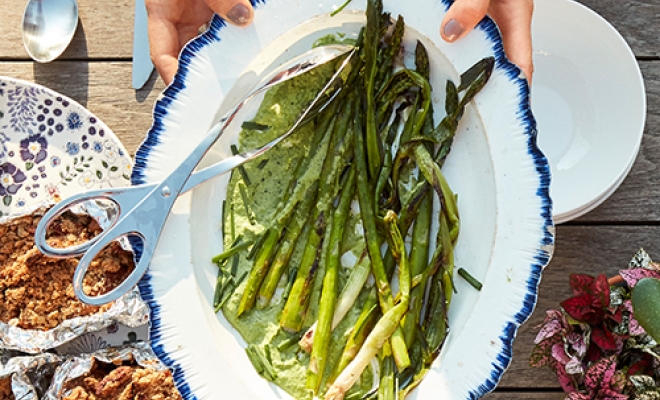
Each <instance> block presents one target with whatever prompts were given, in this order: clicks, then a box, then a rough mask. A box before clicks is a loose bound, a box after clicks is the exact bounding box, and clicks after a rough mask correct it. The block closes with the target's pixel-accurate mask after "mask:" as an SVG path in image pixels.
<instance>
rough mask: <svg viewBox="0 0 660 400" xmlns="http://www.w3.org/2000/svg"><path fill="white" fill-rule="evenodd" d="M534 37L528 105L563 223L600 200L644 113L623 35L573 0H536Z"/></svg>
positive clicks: (622, 172) (628, 154) (625, 160)
mask: <svg viewBox="0 0 660 400" xmlns="http://www.w3.org/2000/svg"><path fill="white" fill-rule="evenodd" d="M532 36H533V43H534V66H535V71H534V78H533V82H532V95H531V99H532V111H533V112H534V115H535V117H536V119H537V124H538V142H539V147H540V148H541V150H543V152H544V153H545V155H546V156H547V157H548V160H549V162H550V166H551V171H552V183H551V186H550V195H551V197H552V199H553V209H554V212H553V214H554V219H555V222H556V223H562V222H566V221H569V220H571V219H573V218H577V217H579V216H581V215H584V214H585V213H587V212H589V211H591V210H592V209H593V208H595V207H596V206H597V205H599V204H600V203H602V202H603V201H605V199H607V197H608V196H609V195H611V194H612V193H613V192H614V191H615V190H616V188H617V187H618V186H619V185H620V184H621V182H622V181H623V180H624V178H625V176H626V175H627V174H628V172H629V171H630V167H631V166H632V164H633V162H634V160H635V157H636V156H637V152H638V150H639V146H640V142H641V138H642V133H643V129H644V122H645V118H646V96H645V91H644V82H643V79H642V74H641V72H640V70H639V66H638V64H637V61H636V60H635V56H634V54H633V53H632V51H631V49H630V47H629V46H628V45H627V43H626V42H625V40H624V39H623V38H622V37H621V35H620V34H619V33H618V32H617V31H616V30H615V29H614V27H612V25H610V24H609V23H608V22H607V21H606V20H605V19H603V18H602V17H601V16H599V15H598V14H596V13H595V12H593V11H591V10H590V9H588V8H587V7H585V6H583V5H581V4H579V3H576V2H574V1H571V0H536V2H535V10H534V18H533V21H532Z"/></svg>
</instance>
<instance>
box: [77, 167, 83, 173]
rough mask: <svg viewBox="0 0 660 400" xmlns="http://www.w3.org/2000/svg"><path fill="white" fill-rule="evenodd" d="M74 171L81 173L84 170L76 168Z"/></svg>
mask: <svg viewBox="0 0 660 400" xmlns="http://www.w3.org/2000/svg"><path fill="white" fill-rule="evenodd" d="M76 171H78V172H83V171H85V170H84V169H82V168H76Z"/></svg>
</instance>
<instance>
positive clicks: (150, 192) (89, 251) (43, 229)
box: [35, 184, 176, 306]
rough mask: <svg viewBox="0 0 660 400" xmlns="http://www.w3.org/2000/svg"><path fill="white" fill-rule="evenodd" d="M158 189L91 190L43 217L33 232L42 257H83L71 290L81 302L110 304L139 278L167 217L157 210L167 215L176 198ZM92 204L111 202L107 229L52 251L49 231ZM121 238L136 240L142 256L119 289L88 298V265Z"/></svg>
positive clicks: (143, 271) (49, 211)
mask: <svg viewBox="0 0 660 400" xmlns="http://www.w3.org/2000/svg"><path fill="white" fill-rule="evenodd" d="M159 188H160V185H155V184H149V185H140V186H132V187H126V188H112V189H105V190H94V191H91V192H86V193H82V194H78V195H75V196H72V197H69V198H67V199H65V200H63V201H62V202H60V203H58V204H56V205H55V206H53V207H52V208H51V209H50V210H48V212H46V214H44V216H43V217H42V219H41V221H40V222H39V224H38V225H37V229H36V231H35V244H36V246H37V248H38V249H39V250H40V251H41V252H42V253H44V254H46V255H48V256H51V257H56V258H68V257H77V256H81V255H82V258H81V259H80V261H79V262H78V265H77V266H76V270H75V272H74V275H73V290H74V292H75V294H76V296H77V297H78V298H79V299H80V300H81V301H83V302H85V303H87V304H92V305H97V306H98V305H102V304H105V303H109V302H111V301H114V300H116V299H118V298H120V297H121V296H122V295H124V294H126V293H127V292H128V291H130V290H131V289H132V288H133V287H134V286H135V285H136V284H137V283H138V281H139V280H140V278H142V276H143V275H144V273H145V272H146V270H147V267H148V265H149V261H150V259H151V256H152V254H153V250H154V247H155V246H156V243H157V242H158V238H159V236H160V231H161V229H162V225H163V224H164V223H165V220H166V218H167V215H168V214H169V213H168V212H165V213H163V212H162V211H160V210H162V209H165V210H168V211H169V209H170V208H171V204H170V203H173V202H174V201H175V200H176V196H163V195H162V194H160V193H156V191H158V190H159ZM161 189H162V188H161ZM95 200H96V201H98V200H105V201H109V202H110V205H111V207H112V208H111V210H110V211H109V213H108V214H109V218H108V220H109V221H108V222H109V226H108V227H106V228H105V230H104V231H103V232H101V233H100V234H99V235H97V236H95V237H94V238H92V239H90V240H88V241H86V242H85V243H81V244H78V245H76V246H71V247H66V248H56V247H52V246H51V245H50V244H49V243H48V240H47V237H46V234H47V230H48V227H49V226H50V225H51V224H52V223H53V222H54V221H55V220H56V219H57V218H58V217H59V216H61V215H62V214H63V213H65V212H66V211H67V210H71V209H72V208H74V207H76V206H78V205H81V204H83V203H84V202H87V201H95ZM136 213H139V214H140V215H138V214H136ZM122 237H126V238H128V237H135V238H139V240H140V242H141V253H140V254H139V257H138V258H137V260H136V264H135V269H134V270H133V271H131V273H130V274H129V276H128V277H127V278H126V279H125V280H124V281H123V282H122V283H121V284H120V285H118V286H117V287H115V288H114V289H112V290H110V291H108V292H107V293H104V294H102V295H99V296H90V295H88V294H87V293H85V291H84V286H83V281H84V278H85V275H86V274H87V271H88V270H89V268H90V265H91V263H92V262H93V261H94V258H95V257H96V256H97V255H98V254H99V253H100V252H101V251H103V249H104V248H105V247H106V246H108V245H109V244H110V243H111V242H113V241H115V240H117V239H119V238H122Z"/></svg>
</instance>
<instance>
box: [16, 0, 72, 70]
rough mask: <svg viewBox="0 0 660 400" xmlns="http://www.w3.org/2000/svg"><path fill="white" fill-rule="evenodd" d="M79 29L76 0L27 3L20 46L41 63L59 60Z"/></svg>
mask: <svg viewBox="0 0 660 400" xmlns="http://www.w3.org/2000/svg"><path fill="white" fill-rule="evenodd" d="M77 27H78V3H77V1H76V0H29V1H28V3H27V6H26V7H25V12H24V13H23V24H22V32H21V33H22V36H23V45H24V46H25V51H27V53H28V55H29V56H30V57H31V58H32V59H33V60H35V61H37V62H40V63H47V62H51V61H53V60H54V59H56V58H57V57H59V56H60V55H61V54H62V53H63V52H64V50H66V48H67V47H68V46H69V43H71V39H73V35H74V34H75V33H76V28H77Z"/></svg>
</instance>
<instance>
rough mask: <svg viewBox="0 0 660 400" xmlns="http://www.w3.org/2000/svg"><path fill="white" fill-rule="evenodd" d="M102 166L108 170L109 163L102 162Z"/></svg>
mask: <svg viewBox="0 0 660 400" xmlns="http://www.w3.org/2000/svg"><path fill="white" fill-rule="evenodd" d="M101 165H103V168H106V169H107V168H108V162H107V161H105V160H104V161H101Z"/></svg>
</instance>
